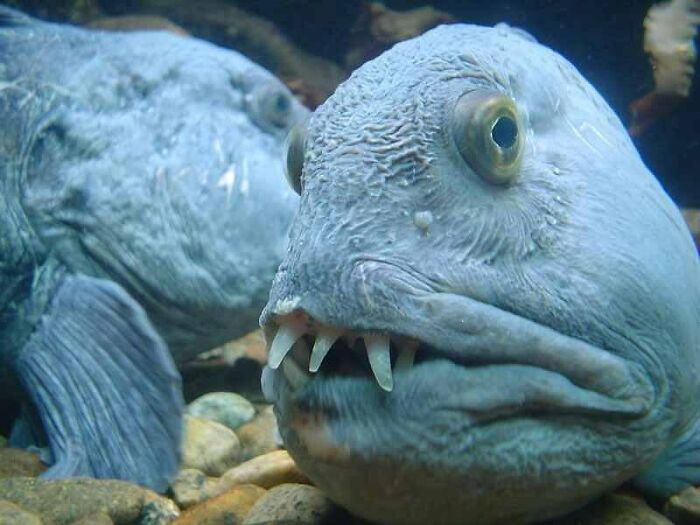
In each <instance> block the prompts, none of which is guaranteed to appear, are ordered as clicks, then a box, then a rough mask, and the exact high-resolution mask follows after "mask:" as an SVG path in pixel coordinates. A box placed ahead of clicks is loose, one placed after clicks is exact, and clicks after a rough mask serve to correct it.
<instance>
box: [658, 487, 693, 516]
mask: <svg viewBox="0 0 700 525" xmlns="http://www.w3.org/2000/svg"><path fill="white" fill-rule="evenodd" d="M664 514H666V516H668V517H669V518H670V520H671V521H672V522H673V523H675V524H676V525H691V524H700V490H698V489H697V488H695V487H689V488H687V489H685V490H684V491H683V492H680V493H679V494H676V495H675V496H672V497H671V499H669V500H668V501H667V502H666V505H665V506H664Z"/></svg>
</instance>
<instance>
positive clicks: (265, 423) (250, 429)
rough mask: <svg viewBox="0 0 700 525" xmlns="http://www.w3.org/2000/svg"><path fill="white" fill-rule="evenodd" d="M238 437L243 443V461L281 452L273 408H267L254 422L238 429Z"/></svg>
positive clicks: (241, 457) (241, 456)
mask: <svg viewBox="0 0 700 525" xmlns="http://www.w3.org/2000/svg"><path fill="white" fill-rule="evenodd" d="M236 435H237V436H238V439H239V441H240V443H241V455H240V459H241V460H242V461H246V460H248V459H250V458H254V457H256V456H261V455H263V454H267V453H268V452H272V451H274V450H279V448H280V442H279V429H278V428H277V418H275V413H274V412H273V410H272V406H271V405H270V406H267V407H265V408H264V409H262V410H261V411H260V412H259V413H258V414H257V415H256V416H255V417H254V418H253V420H252V421H250V422H249V423H246V424H245V425H241V426H240V427H238V428H237V429H236Z"/></svg>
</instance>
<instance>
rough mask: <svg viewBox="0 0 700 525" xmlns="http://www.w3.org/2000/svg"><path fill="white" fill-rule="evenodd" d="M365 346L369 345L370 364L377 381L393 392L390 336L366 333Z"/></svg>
mask: <svg viewBox="0 0 700 525" xmlns="http://www.w3.org/2000/svg"><path fill="white" fill-rule="evenodd" d="M365 346H366V347H367V357H368V358H369V366H370V367H371V368H372V372H373V373H374V377H375V378H376V380H377V383H379V386H380V387H382V388H383V389H384V390H386V391H387V392H391V391H392V389H393V388H394V378H393V377H392V376H391V353H390V350H389V336H387V335H366V336H365Z"/></svg>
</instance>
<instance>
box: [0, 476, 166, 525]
mask: <svg viewBox="0 0 700 525" xmlns="http://www.w3.org/2000/svg"><path fill="white" fill-rule="evenodd" d="M0 499H4V500H8V501H11V502H12V503H14V504H16V505H19V506H20V507H22V508H23V509H25V510H27V511H29V512H32V513H33V514H36V515H37V516H39V517H40V518H41V520H42V522H43V523H44V525H69V524H72V523H73V522H75V521H78V520H80V519H82V518H85V517H87V516H90V515H96V514H100V513H102V514H107V515H108V516H109V517H110V519H111V520H112V521H113V522H114V524H115V525H131V524H132V523H134V522H135V521H136V520H137V519H139V517H141V515H142V511H143V510H144V507H145V505H146V504H147V503H149V502H153V501H159V500H164V499H165V498H162V497H161V496H158V495H157V494H156V493H154V492H152V491H150V490H148V489H145V488H143V487H139V486H137V485H132V484H130V483H127V482H125V481H117V480H104V479H91V478H72V479H61V480H43V479H34V478H10V479H3V480H0ZM163 504H164V505H166V504H165V503H163Z"/></svg>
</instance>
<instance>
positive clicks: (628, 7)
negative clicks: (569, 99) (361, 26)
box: [10, 0, 700, 207]
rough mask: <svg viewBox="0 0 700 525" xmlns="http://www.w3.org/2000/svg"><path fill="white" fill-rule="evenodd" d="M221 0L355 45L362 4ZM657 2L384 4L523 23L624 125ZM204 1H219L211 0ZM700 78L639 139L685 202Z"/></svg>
mask: <svg viewBox="0 0 700 525" xmlns="http://www.w3.org/2000/svg"><path fill="white" fill-rule="evenodd" d="M10 3H11V4H12V5H15V6H18V7H21V8H23V9H25V10H27V11H29V12H31V13H34V14H38V15H40V16H44V17H48V18H51V19H54V20H66V19H70V20H74V21H78V22H80V21H81V20H80V19H81V18H86V17H87V18H90V16H89V15H93V16H94V15H95V14H96V13H99V14H100V15H103V16H114V15H125V14H134V13H148V12H151V11H152V9H153V8H152V7H151V4H149V3H148V2H145V1H142V0H116V1H107V0H60V1H54V2H49V1H46V0H14V1H13V0H10ZM174 3H175V2H173V5H174ZM192 4H198V2H192ZM216 4H218V5H220V6H225V5H234V6H237V7H239V8H242V9H244V10H246V11H248V12H249V13H252V14H255V15H258V16H260V17H262V18H264V19H267V20H270V21H272V22H273V23H274V24H276V26H277V27H278V28H279V29H280V30H281V32H282V33H283V34H284V35H286V36H287V37H288V38H289V39H290V40H291V41H292V42H293V43H294V44H295V45H296V46H298V47H300V48H301V49H303V50H305V51H307V52H308V53H310V54H312V55H315V56H319V57H322V58H325V59H327V60H330V61H333V62H336V63H338V64H340V63H342V60H343V56H344V55H345V53H346V52H347V50H348V48H349V46H350V44H351V40H352V34H351V31H352V28H353V26H354V23H355V21H356V20H357V19H358V17H359V16H360V14H361V12H362V9H363V5H364V4H365V2H362V1H359V0H332V1H331V0H325V1H307V0H263V1H260V0H239V1H236V2H232V1H227V0H217V1H216ZM652 4H653V2H651V1H641V0H640V1H634V0H620V1H616V2H580V1H577V0H521V1H508V0H490V1H488V2H484V1H481V2H476V1H471V2H467V1H464V0H435V1H434V2H432V3H426V2H420V1H408V0H388V1H386V2H385V5H386V6H387V7H389V8H391V9H395V10H408V9H412V8H416V7H420V6H424V5H432V6H433V7H435V8H437V9H440V10H444V11H446V12H448V13H450V14H451V15H452V16H453V17H454V18H455V19H456V20H458V21H462V22H470V23H477V24H486V25H493V24H495V23H498V22H503V21H504V22H507V23H509V24H511V25H515V26H519V27H522V28H524V29H526V30H527V31H529V32H530V33H532V34H533V35H534V36H535V37H536V38H537V39H538V40H539V41H540V42H542V43H544V44H546V45H548V46H550V47H552V48H554V49H556V50H557V51H559V52H560V53H562V54H563V55H564V56H566V57H567V58H568V59H569V60H570V61H571V62H573V63H574V64H575V65H576V66H577V67H578V68H579V70H581V72H582V73H583V74H584V75H585V76H586V78H588V79H589V80H590V81H591V82H592V83H593V84H594V85H595V86H596V88H597V89H598V90H599V91H600V92H601V93H602V94H603V96H604V97H605V98H606V99H607V100H608V102H609V103H610V104H611V105H612V107H613V108H614V109H615V110H616V111H617V113H618V115H619V116H620V117H621V119H622V120H623V121H624V122H626V123H627V122H629V121H630V114H629V111H628V106H629V104H630V102H632V101H633V100H635V99H637V98H639V97H640V96H642V95H643V94H644V93H646V92H647V91H649V90H650V89H651V88H652V87H653V78H652V72H651V67H650V65H649V62H648V59H647V57H646V55H645V54H644V52H643V49H642V38H643V27H642V22H643V20H644V16H645V14H646V12H647V10H648V8H649V6H650V5H652ZM207 9H215V8H212V7H211V5H210V7H208V8H207ZM85 13H88V15H86V14H85ZM157 14H159V15H161V16H165V17H167V18H169V19H171V20H173V21H175V22H176V23H178V24H180V25H181V26H182V27H184V28H185V29H187V30H188V31H190V32H192V33H193V34H195V35H198V36H203V37H205V38H208V39H210V40H214V41H217V43H219V44H222V45H227V44H229V42H227V38H226V35H225V34H222V33H221V32H220V31H219V32H218V33H217V31H216V30H215V29H213V28H207V27H202V25H201V23H200V24H197V23H194V21H193V20H188V17H187V16H183V15H182V14H181V13H179V12H178V11H177V10H176V9H175V8H172V9H171V10H169V8H168V0H161V1H160V2H159V9H158V12H157ZM210 29H211V30H210ZM254 58H255V57H254ZM699 69H700V68H699ZM697 76H698V74H697V71H696V75H695V77H696V79H695V80H696V81H695V83H694V86H693V89H692V92H691V96H690V97H689V99H688V100H687V102H686V103H685V104H684V105H683V106H682V107H680V108H679V109H678V110H677V111H676V112H675V113H673V114H671V115H669V116H667V117H665V118H664V119H662V120H660V121H658V122H657V123H656V124H655V125H654V126H653V127H652V128H650V129H649V130H648V131H647V132H646V133H644V134H643V135H642V136H641V137H639V138H637V139H635V140H636V143H637V146H638V148H639V150H640V152H641V155H642V157H643V158H644V160H645V162H646V163H647V165H648V166H649V167H650V168H651V169H652V171H653V172H654V173H655V174H656V175H657V177H658V178H659V179H660V180H661V182H662V184H663V185H664V187H665V188H666V190H667V191H668V192H669V193H670V194H671V196H672V197H673V199H674V200H675V201H676V202H677V203H678V204H679V205H680V206H682V207H700V181H699V180H698V179H699V178H700V133H698V127H700V87H699V84H700V81H698V79H697Z"/></svg>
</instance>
